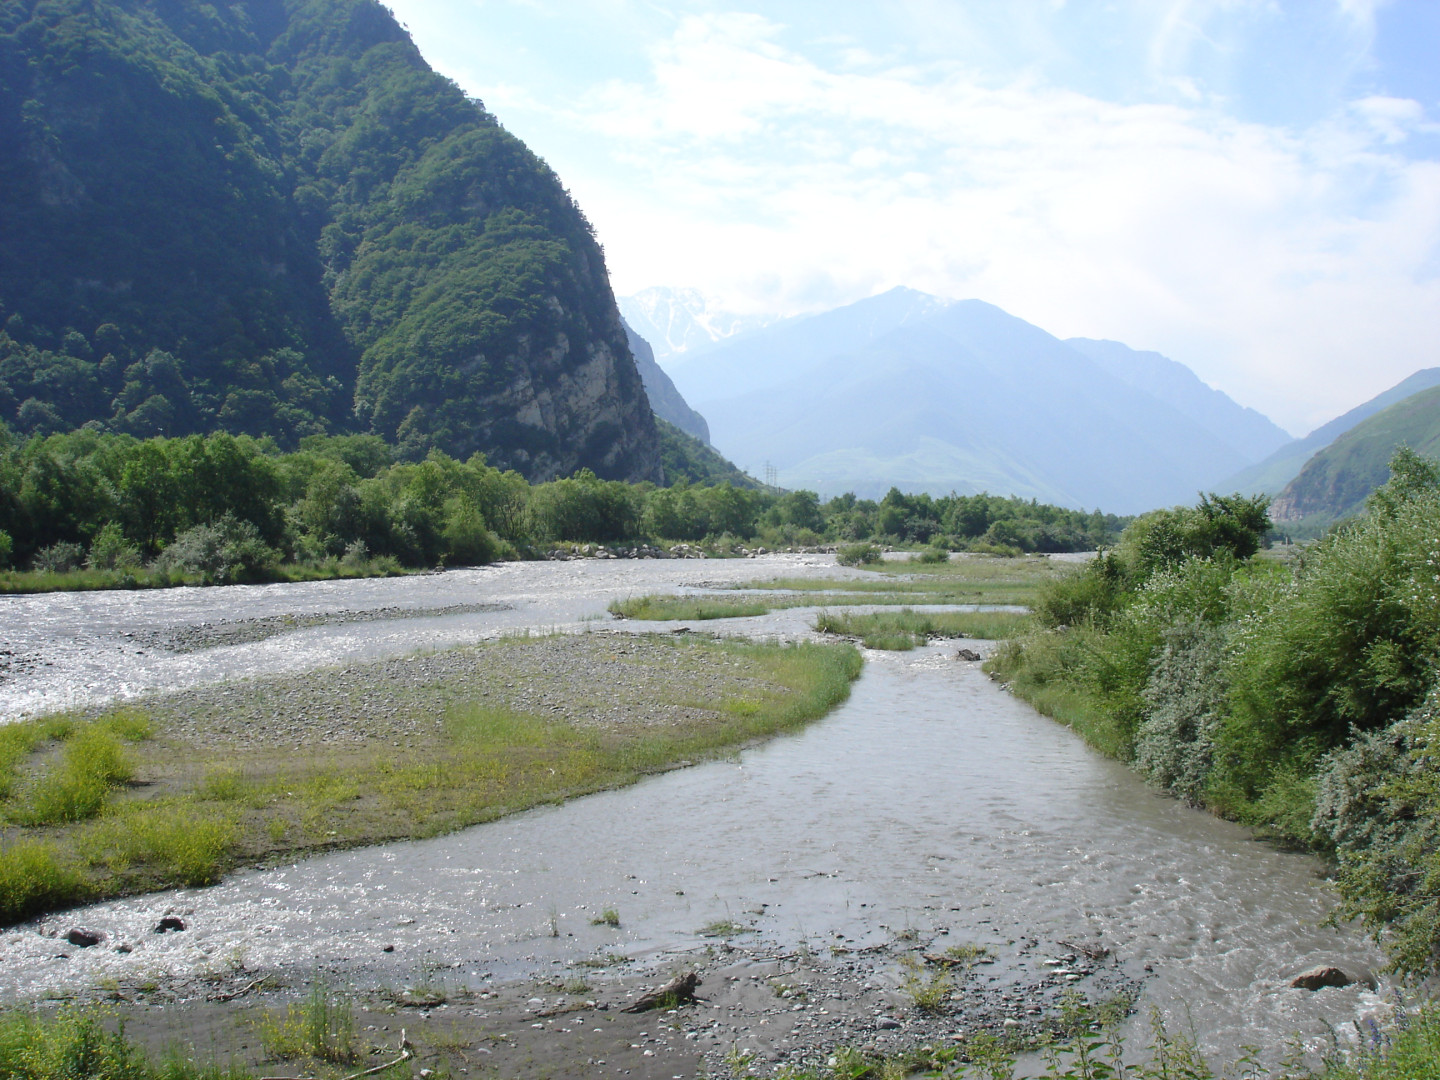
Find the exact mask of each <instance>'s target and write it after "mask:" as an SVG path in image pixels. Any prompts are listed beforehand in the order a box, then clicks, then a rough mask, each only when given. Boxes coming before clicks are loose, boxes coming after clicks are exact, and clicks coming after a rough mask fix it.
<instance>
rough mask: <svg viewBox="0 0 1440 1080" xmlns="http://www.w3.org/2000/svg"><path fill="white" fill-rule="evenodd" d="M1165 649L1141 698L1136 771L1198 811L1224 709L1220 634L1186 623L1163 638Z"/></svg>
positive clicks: (1201, 622)
mask: <svg viewBox="0 0 1440 1080" xmlns="http://www.w3.org/2000/svg"><path fill="white" fill-rule="evenodd" d="M1162 634H1163V637H1164V641H1165V644H1164V647H1163V648H1162V649H1161V651H1160V655H1159V656H1157V657H1156V658H1155V662H1154V663H1153V664H1152V666H1151V669H1150V678H1149V680H1148V681H1147V682H1146V683H1145V689H1144V690H1143V691H1141V695H1142V697H1143V698H1144V700H1145V704H1146V710H1145V718H1144V719H1143V720H1142V721H1141V723H1140V727H1139V730H1138V731H1137V732H1136V736H1135V768H1136V769H1137V770H1138V771H1139V772H1140V773H1141V775H1143V776H1144V777H1145V778H1146V779H1147V780H1149V781H1150V783H1152V784H1154V785H1155V786H1156V787H1160V788H1164V789H1166V790H1167V791H1171V792H1173V793H1174V794H1175V795H1177V796H1179V797H1180V798H1182V799H1184V800H1185V801H1186V802H1187V803H1190V804H1191V805H1194V806H1198V805H1200V803H1201V802H1202V801H1203V799H1202V795H1203V792H1204V790H1205V782H1206V780H1207V779H1208V778H1209V776H1210V766H1211V764H1212V762H1213V760H1214V751H1215V732H1216V729H1217V728H1218V727H1219V725H1220V721H1221V717H1222V715H1223V711H1224V707H1225V678H1224V662H1225V631H1224V630H1223V628H1221V627H1219V626H1216V625H1214V624H1213V623H1208V622H1205V621H1204V620H1202V619H1186V620H1183V621H1181V622H1179V623H1176V624H1175V625H1173V626H1170V627H1167V628H1166V629H1165V630H1164V631H1163V632H1162Z"/></svg>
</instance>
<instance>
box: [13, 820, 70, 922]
mask: <svg viewBox="0 0 1440 1080" xmlns="http://www.w3.org/2000/svg"><path fill="white" fill-rule="evenodd" d="M81 889H82V885H81V880H80V876H79V875H78V874H77V873H76V872H75V871H74V870H73V869H72V868H70V867H69V866H67V865H65V864H63V863H61V862H60V859H59V857H58V856H57V854H56V852H55V848H54V847H53V846H51V845H50V844H41V843H34V842H30V841H25V842H21V843H18V844H14V845H11V846H10V847H7V848H5V849H4V850H0V924H5V925H9V924H11V923H15V922H18V921H20V920H21V919H23V918H25V917H26V916H27V915H33V914H35V913H37V912H41V911H50V910H53V909H54V908H57V907H60V906H62V905H64V904H67V903H74V902H75V901H76V900H77V899H79V895H78V894H79V893H80V892H81Z"/></svg>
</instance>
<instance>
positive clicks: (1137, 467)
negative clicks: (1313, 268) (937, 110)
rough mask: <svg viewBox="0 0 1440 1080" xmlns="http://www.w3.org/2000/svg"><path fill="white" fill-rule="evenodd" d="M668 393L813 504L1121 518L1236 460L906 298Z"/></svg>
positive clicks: (854, 307)
mask: <svg viewBox="0 0 1440 1080" xmlns="http://www.w3.org/2000/svg"><path fill="white" fill-rule="evenodd" d="M671 375H672V377H673V378H674V380H675V383H676V385H677V386H678V387H679V388H680V390H681V391H682V392H683V393H684V394H685V396H686V398H687V400H689V401H691V402H693V403H694V404H695V406H696V407H697V408H699V409H702V410H703V411H704V413H705V415H706V418H707V419H708V420H709V422H710V430H711V438H712V440H713V441H714V443H715V445H716V447H717V448H718V449H719V450H720V451H721V452H722V453H726V454H728V455H729V456H731V457H735V458H737V459H738V460H740V461H742V462H752V463H753V462H755V461H757V460H761V459H768V460H769V461H770V462H771V463H772V464H774V465H775V466H776V467H777V469H778V471H779V480H780V482H781V483H782V484H783V485H784V486H786V487H789V488H797V487H806V488H814V489H816V490H819V491H821V492H822V493H825V494H832V493H837V492H842V491H845V490H852V489H853V490H854V491H855V492H856V493H857V494H860V495H862V496H878V495H881V494H883V493H884V492H885V491H886V490H887V489H888V488H889V487H890V486H891V485H892V484H894V485H896V486H899V487H901V488H905V489H909V490H928V491H931V492H936V493H943V492H948V491H950V490H952V489H953V490H955V491H958V492H961V493H974V492H978V491H982V490H988V491H991V492H994V493H997V494H1015V495H1020V496H1023V497H1026V498H1037V499H1040V500H1043V501H1046V502H1056V503H1061V504H1064V505H1068V506H1079V507H1094V506H1103V507H1105V508H1106V509H1107V510H1111V511H1113V512H1117V513H1135V512H1139V511H1143V510H1148V509H1151V508H1153V507H1156V506H1162V505H1172V504H1176V503H1189V502H1192V501H1193V500H1194V498H1195V495H1196V493H1197V492H1198V491H1200V490H1204V489H1208V488H1210V487H1212V486H1213V485H1214V484H1215V482H1216V481H1217V480H1218V479H1219V478H1221V477H1223V476H1226V475H1228V474H1230V473H1233V472H1234V471H1235V470H1236V469H1237V468H1238V467H1240V466H1241V465H1242V464H1243V463H1244V462H1246V461H1247V460H1248V459H1247V458H1246V457H1245V456H1244V455H1243V454H1242V453H1241V452H1240V451H1239V450H1237V449H1235V447H1234V446H1232V445H1230V443H1229V442H1227V441H1226V440H1223V439H1221V438H1219V437H1217V435H1216V434H1214V433H1213V432H1212V431H1211V430H1210V429H1209V427H1207V426H1206V425H1205V424H1202V423H1199V422H1197V421H1196V420H1195V419H1192V417H1191V416H1189V415H1186V413H1185V412H1183V411H1181V409H1179V408H1177V407H1176V406H1175V405H1173V404H1170V403H1169V402H1167V401H1165V400H1161V399H1160V398H1157V397H1156V396H1154V395H1153V394H1151V393H1148V392H1147V391H1145V390H1144V389H1141V388H1139V387H1137V386H1135V385H1132V384H1131V383H1129V382H1126V381H1124V380H1121V379H1119V378H1116V377H1115V376H1114V375H1112V374H1110V372H1109V371H1107V370H1106V369H1105V368H1104V367H1102V366H1101V365H1100V364H1098V363H1096V362H1095V361H1093V360H1092V359H1090V358H1089V357H1088V356H1086V355H1084V354H1083V353H1082V352H1080V351H1078V350H1077V349H1075V348H1073V347H1071V346H1070V345H1067V344H1066V343H1065V342H1063V341H1060V340H1059V339H1057V338H1055V337H1053V336H1052V335H1050V334H1047V333H1046V332H1045V331H1044V330H1041V329H1040V328H1038V327H1035V326H1032V325H1030V324H1029V323H1027V322H1025V321H1024V320H1021V319H1018V318H1015V317H1014V316H1012V315H1008V314H1007V313H1005V312H1004V311H1002V310H1000V309H999V308H997V307H994V306H992V305H990V304H985V303H982V302H980V301H978V300H969V301H963V302H959V303H948V302H945V301H941V300H937V299H935V298H934V297H929V296H926V295H925V294H923V293H918V292H915V291H913V290H908V289H896V290H892V291H891V292H888V293H885V294H883V295H881V296H876V297H872V298H870V299H868V300H863V301H860V302H859V303H857V304H851V305H849V306H848V307H845V308H839V309H837V310H835V311H831V312H826V313H825V314H822V315H816V316H811V317H809V318H807V319H795V320H788V321H787V322H785V323H781V324H777V325H776V326H772V327H769V328H767V329H765V330H762V331H759V332H757V333H755V334H752V335H750V336H749V337H748V338H746V339H744V340H742V341H736V342H734V343H731V344H728V345H721V346H717V347H716V348H714V349H712V350H711V351H709V352H708V353H707V354H705V355H704V356H697V357H694V358H693V360H692V359H687V360H685V361H683V362H677V363H676V364H674V365H673V366H672V367H671ZM1230 415H1232V416H1236V415H1238V416H1239V417H1240V419H1241V420H1245V417H1244V410H1241V409H1240V408H1239V407H1238V406H1234V407H1233V412H1232V413H1231V414H1230ZM1247 422H1248V421H1247Z"/></svg>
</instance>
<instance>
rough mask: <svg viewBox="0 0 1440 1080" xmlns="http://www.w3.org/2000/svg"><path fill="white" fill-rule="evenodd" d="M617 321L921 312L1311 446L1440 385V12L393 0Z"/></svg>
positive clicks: (1230, 3) (1295, 2)
mask: <svg viewBox="0 0 1440 1080" xmlns="http://www.w3.org/2000/svg"><path fill="white" fill-rule="evenodd" d="M392 9H393V10H394V12H395V14H396V16H397V17H398V18H399V19H400V20H401V22H402V23H404V24H405V25H406V26H407V28H408V29H409V30H410V32H411V34H412V35H413V37H414V39H415V41H416V43H417V45H418V46H419V47H420V50H421V52H422V53H423V54H424V55H425V57H426V59H427V60H428V61H429V62H430V63H431V65H432V66H433V67H434V68H436V70H438V71H440V72H442V73H443V74H445V75H447V76H449V77H450V78H452V79H454V80H455V81H456V82H457V83H458V84H459V85H460V86H461V87H463V88H464V89H465V90H466V92H467V93H469V94H471V95H472V96H475V97H477V98H479V99H480V100H481V101H482V102H483V103H484V104H485V106H486V108H488V109H489V110H490V111H491V112H492V113H493V114H494V115H495V116H496V118H497V119H498V120H499V121H500V123H501V124H503V125H504V126H505V128H506V129H507V130H509V131H510V132H512V133H513V134H515V135H517V136H519V137H520V138H521V139H523V140H524V141H525V142H526V143H527V144H528V145H529V146H530V148H531V149H532V150H534V151H535V152H536V153H537V154H539V155H540V156H541V157H542V158H544V159H545V160H546V161H547V162H548V163H549V165H550V166H551V167H552V168H553V169H554V170H555V171H556V173H557V174H558V175H559V177H560V179H561V180H562V182H563V183H564V184H565V185H566V186H567V187H568V188H569V189H570V191H571V193H572V194H573V195H574V197H575V199H576V201H577V202H578V203H579V204H580V206H581V207H582V209H583V210H584V211H585V213H586V215H587V216H588V217H589V219H590V220H591V222H592V223H593V224H594V226H595V228H596V231H597V234H598V235H599V238H600V240H601V242H602V243H603V244H604V247H605V254H606V261H607V264H608V266H609V270H610V276H611V281H612V284H613V286H614V288H615V291H616V294H617V295H622V296H623V295H629V294H632V293H635V292H638V291H640V290H641V289H643V288H646V287H648V286H652V285H662V286H671V287H677V288H678V287H686V288H694V289H698V290H699V291H700V292H702V293H703V294H704V295H705V296H706V297H707V298H708V299H709V300H710V302H711V305H712V307H717V308H720V309H725V310H731V311H735V312H737V313H742V314H759V313H764V314H773V315H794V314H800V313H805V312H813V311H822V310H826V309H828V308H833V307H838V306H840V305H842V304H846V303H851V302H853V301H855V300H859V299H863V298H864V297H867V296H871V295H874V294H876V293H879V292H883V291H885V290H887V289H889V288H893V287H894V286H897V285H905V286H909V287H911V288H915V289H920V290H923V291H925V292H929V293H933V294H935V295H937V296H944V297H949V298H952V299H967V298H976V299H981V300H985V301H988V302H990V303H992V304H997V305H999V306H1000V307H1002V308H1004V309H1005V310H1006V311H1009V312H1010V313H1011V314H1014V315H1018V316H1019V317H1021V318H1023V319H1027V320H1029V321H1030V322H1032V323H1035V324H1036V325H1038V326H1041V327H1043V328H1044V329H1046V330H1048V331H1049V332H1050V333H1052V334H1055V335H1057V336H1058V337H1062V338H1064V337H1073V336H1082V337H1097V338H1111V339H1114V340H1118V341H1123V342H1125V343H1126V344H1128V345H1130V346H1132V347H1134V348H1137V349H1155V350H1158V351H1159V352H1162V353H1164V354H1166V355H1167V356H1170V357H1172V358H1174V359H1176V360H1179V361H1181V362H1182V363H1185V364H1187V365H1189V366H1190V367H1191V368H1193V369H1194V370H1195V371H1196V373H1197V374H1199V375H1200V377H1201V378H1203V379H1204V380H1205V381H1207V382H1209V383H1210V384H1211V385H1213V386H1216V387H1218V388H1220V389H1222V390H1224V391H1226V392H1227V393H1229V394H1230V395H1231V396H1232V397H1234V398H1235V399H1236V400H1237V401H1239V402H1240V403H1241V404H1244V405H1250V406H1253V407H1255V408H1257V409H1259V410H1261V411H1262V412H1264V413H1266V414H1267V415H1268V416H1270V417H1271V418H1272V419H1273V420H1275V421H1276V422H1277V423H1279V424H1280V425H1281V426H1282V427H1284V428H1286V429H1287V430H1290V431H1292V432H1293V433H1295V434H1305V433H1306V432H1308V431H1310V430H1311V429H1312V428H1314V427H1316V426H1317V425H1319V424H1320V423H1322V422H1324V421H1326V420H1328V419H1331V418H1332V417H1334V416H1336V415H1338V414H1339V413H1342V412H1344V411H1346V410H1347V409H1349V408H1351V407H1353V406H1354V405H1356V404H1359V403H1360V402H1361V401H1364V400H1366V399H1368V398H1370V397H1372V396H1374V395H1375V394H1377V393H1379V392H1381V391H1383V390H1385V389H1388V388H1389V387H1390V386H1392V385H1394V384H1395V383H1396V382H1398V381H1400V380H1401V379H1402V378H1404V377H1405V376H1407V375H1409V374H1411V373H1412V372H1414V371H1416V370H1418V369H1419V368H1422V367H1434V366H1440V0H1390V2H1388V3H1387V2H1384V0H1089V2H1084V0H871V2H866V3H860V2H849V0H846V2H835V0H795V2H781V3H749V4H745V3H736V4H723V3H707V2H699V0H695V2H689V0H675V2H668V0H589V2H580V0H571V2H550V0H393V3H392Z"/></svg>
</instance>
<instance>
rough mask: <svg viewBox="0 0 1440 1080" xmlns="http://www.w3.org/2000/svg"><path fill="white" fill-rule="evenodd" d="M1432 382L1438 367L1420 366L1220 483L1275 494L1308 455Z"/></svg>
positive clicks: (1437, 380) (1437, 379)
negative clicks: (1410, 373) (1361, 403)
mask: <svg viewBox="0 0 1440 1080" xmlns="http://www.w3.org/2000/svg"><path fill="white" fill-rule="evenodd" d="M1432 386H1440V368H1423V369H1422V370H1420V371H1417V372H1415V374H1414V375H1411V376H1410V377H1409V378H1408V379H1405V380H1403V381H1402V382H1399V383H1396V384H1395V385H1394V386H1392V387H1391V388H1390V389H1389V390H1386V391H1385V392H1384V393H1383V394H1377V395H1376V396H1375V397H1373V398H1371V399H1370V400H1369V401H1367V402H1365V404H1363V405H1357V406H1355V408H1353V409H1351V410H1350V411H1349V412H1347V413H1346V414H1345V415H1344V416H1337V417H1336V418H1335V419H1334V420H1331V421H1330V422H1329V423H1328V424H1323V425H1321V426H1320V427H1318V428H1316V429H1315V430H1314V431H1312V432H1311V433H1310V434H1309V435H1306V436H1305V437H1304V438H1303V439H1296V440H1295V441H1294V442H1292V443H1286V444H1285V445H1284V446H1282V447H1280V449H1279V450H1276V451H1275V452H1274V453H1273V454H1271V455H1270V456H1269V457H1268V458H1266V459H1265V460H1264V461H1261V462H1259V463H1258V464H1255V465H1251V466H1250V467H1249V468H1247V469H1242V470H1241V471H1240V472H1238V473H1236V474H1235V475H1234V476H1232V477H1230V478H1229V479H1228V480H1226V481H1225V483H1224V485H1223V487H1224V488H1225V490H1226V491H1243V492H1245V493H1246V494H1247V495H1258V494H1262V493H1263V494H1266V495H1276V494H1278V493H1279V492H1280V491H1281V490H1282V489H1283V488H1284V487H1285V485H1286V484H1288V483H1290V481H1291V480H1293V479H1295V477H1297V476H1299V475H1300V470H1301V469H1303V468H1304V467H1305V463H1306V462H1307V461H1309V460H1310V458H1311V457H1313V456H1314V455H1315V454H1316V453H1317V452H1318V451H1320V450H1323V449H1324V448H1325V447H1327V446H1329V445H1330V444H1331V443H1333V442H1334V441H1335V440H1336V439H1338V438H1339V437H1340V436H1341V435H1343V434H1345V432H1347V431H1349V430H1350V429H1351V428H1353V427H1354V426H1355V425H1356V424H1358V423H1360V422H1361V421H1362V420H1365V419H1366V418H1368V417H1371V416H1374V415H1375V414H1376V413H1378V412H1380V411H1381V410H1382V409H1386V408H1389V407H1390V406H1391V405H1394V404H1395V403H1396V402H1398V401H1404V400H1405V399H1406V398H1408V397H1410V396H1412V395H1414V394H1417V393H1419V392H1420V391H1421V390H1428V389H1429V388H1430V387H1432Z"/></svg>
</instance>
